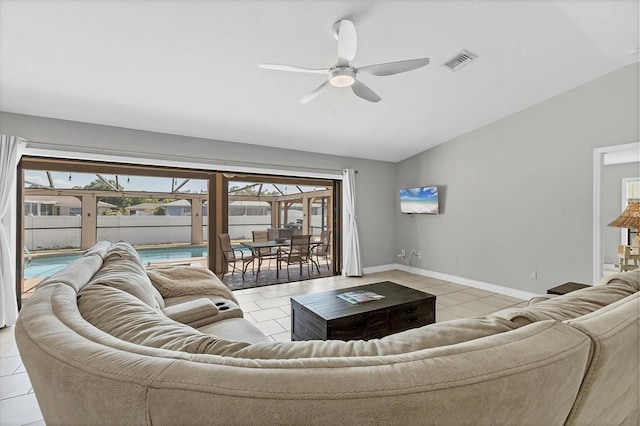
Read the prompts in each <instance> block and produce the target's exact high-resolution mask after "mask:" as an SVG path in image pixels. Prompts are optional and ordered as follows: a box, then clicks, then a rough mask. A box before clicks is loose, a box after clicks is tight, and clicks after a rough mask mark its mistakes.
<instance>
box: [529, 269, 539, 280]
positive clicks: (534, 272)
mask: <svg viewBox="0 0 640 426" xmlns="http://www.w3.org/2000/svg"><path fill="white" fill-rule="evenodd" d="M529 278H532V279H534V280H535V279H538V271H531V272H529Z"/></svg>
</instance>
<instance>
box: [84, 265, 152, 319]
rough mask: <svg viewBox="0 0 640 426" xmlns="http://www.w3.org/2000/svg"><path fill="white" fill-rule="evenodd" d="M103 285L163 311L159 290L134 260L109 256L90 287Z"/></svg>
mask: <svg viewBox="0 0 640 426" xmlns="http://www.w3.org/2000/svg"><path fill="white" fill-rule="evenodd" d="M96 284H102V285H106V286H110V287H114V288H117V289H120V290H122V291H125V292H127V293H129V294H131V295H133V296H135V297H136V298H138V299H139V300H140V301H142V302H144V303H145V304H147V305H149V306H151V307H153V308H157V309H161V308H162V306H161V305H160V304H159V303H158V300H157V299H156V292H157V290H156V289H155V288H154V287H153V285H152V284H151V281H150V280H149V277H148V276H147V274H146V272H145V271H144V268H143V267H142V266H141V265H140V264H139V263H138V262H136V261H135V260H134V259H130V258H128V257H120V256H119V255H117V254H116V255H107V257H105V259H104V263H103V264H102V268H100V270H99V271H98V272H96V274H95V275H94V276H93V278H92V279H91V281H90V282H89V283H88V284H87V285H88V286H92V285H96Z"/></svg>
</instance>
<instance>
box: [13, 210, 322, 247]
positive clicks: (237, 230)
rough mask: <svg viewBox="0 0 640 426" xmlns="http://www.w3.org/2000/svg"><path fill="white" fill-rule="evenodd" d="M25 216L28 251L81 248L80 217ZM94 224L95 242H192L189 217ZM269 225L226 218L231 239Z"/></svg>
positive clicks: (315, 220)
mask: <svg viewBox="0 0 640 426" xmlns="http://www.w3.org/2000/svg"><path fill="white" fill-rule="evenodd" d="M296 213H298V212H296ZM298 216H299V217H298ZM301 218H302V212H299V215H296V214H295V213H294V214H291V212H290V214H289V220H290V221H293V222H295V221H296V220H297V219H301ZM24 219H25V238H24V244H25V246H26V247H27V248H28V249H29V250H47V249H59V248H79V247H80V244H81V235H80V232H81V221H82V218H81V217H80V216H25V218H24ZM202 219H203V223H204V226H203V227H202V228H203V229H202V238H203V241H205V242H206V241H207V240H208V234H207V233H208V226H207V225H206V223H207V222H208V219H207V216H204V217H203V218H202ZM311 222H312V224H313V226H320V222H321V217H320V216H319V215H314V216H313V217H312V220H311ZM97 226H98V229H97V235H96V240H97V241H100V240H109V241H127V242H129V243H131V244H166V243H190V242H191V216H98V217H97ZM270 227H271V216H270V215H261V216H254V215H247V216H230V217H229V235H230V236H231V239H232V240H239V239H249V240H250V239H251V238H252V234H251V231H259V230H265V229H267V228H270Z"/></svg>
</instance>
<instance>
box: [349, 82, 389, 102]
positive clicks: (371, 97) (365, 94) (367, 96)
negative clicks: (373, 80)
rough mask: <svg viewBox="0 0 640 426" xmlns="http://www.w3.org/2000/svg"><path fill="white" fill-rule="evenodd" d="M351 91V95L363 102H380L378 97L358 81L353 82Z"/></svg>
mask: <svg viewBox="0 0 640 426" xmlns="http://www.w3.org/2000/svg"><path fill="white" fill-rule="evenodd" d="M351 90H353V93H355V94H356V95H358V96H360V97H361V98H362V99H364V100H365V101H369V102H379V101H381V100H382V98H381V97H380V96H378V95H377V94H376V92H374V91H373V90H371V89H369V88H368V87H367V86H366V85H364V84H363V83H360V82H359V81H358V80H355V81H354V82H353V84H352V85H351Z"/></svg>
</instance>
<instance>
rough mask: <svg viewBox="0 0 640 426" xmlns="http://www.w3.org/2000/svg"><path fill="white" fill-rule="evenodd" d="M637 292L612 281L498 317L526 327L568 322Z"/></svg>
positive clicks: (507, 312)
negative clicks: (547, 322)
mask: <svg viewBox="0 0 640 426" xmlns="http://www.w3.org/2000/svg"><path fill="white" fill-rule="evenodd" d="M636 291H637V290H636V289H635V288H634V287H632V286H630V285H628V284H627V283H624V282H619V281H612V282H610V283H609V284H607V285H606V286H603V285H600V286H593V287H587V288H583V289H581V290H576V291H572V292H571V293H567V294H563V295H562V296H557V297H552V298H550V299H548V300H543V301H541V302H537V303H534V304H532V305H529V306H527V307H524V308H508V309H503V310H501V311H498V312H496V313H494V315H496V316H499V317H502V318H505V319H508V320H510V321H513V322H514V323H516V324H518V325H520V326H522V325H526V324H530V323H533V322H537V321H544V320H549V319H552V320H558V321H565V320H570V319H573V318H578V317H581V316H583V315H586V314H588V313H591V312H594V311H596V310H598V309H600V308H602V307H604V306H607V305H610V304H611V303H614V302H617V301H618V300H621V299H624V298H625V297H627V296H629V295H631V294H633V293H635V292H636Z"/></svg>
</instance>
